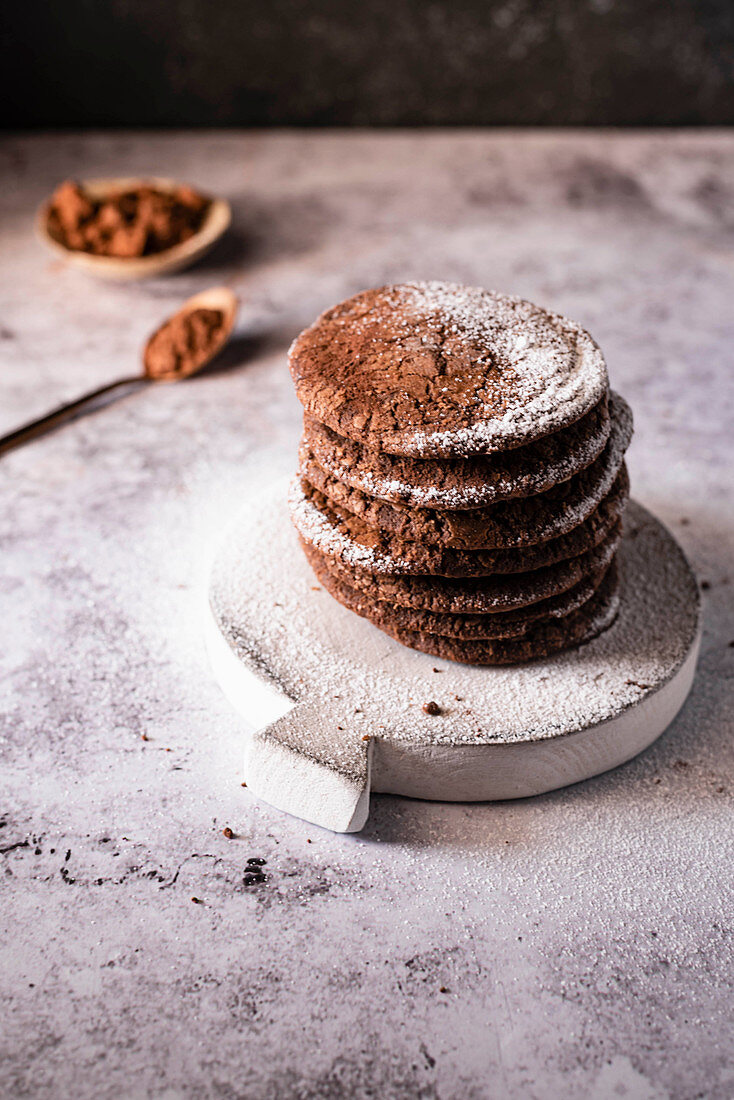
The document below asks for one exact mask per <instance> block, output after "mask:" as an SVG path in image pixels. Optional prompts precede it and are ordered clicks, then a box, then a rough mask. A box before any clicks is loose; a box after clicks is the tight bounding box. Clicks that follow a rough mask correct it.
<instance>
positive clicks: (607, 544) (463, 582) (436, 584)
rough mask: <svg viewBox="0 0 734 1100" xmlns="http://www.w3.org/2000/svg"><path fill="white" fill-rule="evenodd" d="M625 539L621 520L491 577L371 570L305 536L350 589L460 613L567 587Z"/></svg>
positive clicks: (529, 600)
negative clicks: (590, 543)
mask: <svg viewBox="0 0 734 1100" xmlns="http://www.w3.org/2000/svg"><path fill="white" fill-rule="evenodd" d="M620 538H621V524H620V523H617V525H616V526H615V527H614V528H613V529H612V531H611V532H610V533H609V534H608V535H607V537H606V538H605V539H604V540H603V541H602V542H600V543H599V545H598V546H595V547H593V548H592V549H591V550H587V551H586V552H585V553H583V554H579V555H577V556H576V557H575V558H566V559H565V560H563V561H559V562H555V563H554V564H553V565H547V566H543V567H542V568H540V569H533V570H531V571H530V572H527V573H512V574H493V575H492V576H487V577H470V578H462V579H454V578H452V577H432V576H407V577H404V576H388V575H385V574H382V573H370V572H368V571H367V570H366V569H361V568H360V567H359V566H354V565H352V566H347V565H343V564H342V563H341V562H339V561H337V560H336V559H334V558H332V557H329V556H327V555H326V554H323V553H322V552H321V551H319V550H317V549H315V547H313V546H312V545H310V544H309V543H307V542H306V541H305V540H304V539H301V545H302V547H303V550H304V552H305V554H306V556H307V558H308V559H309V561H313V560H314V556H315V557H316V558H317V559H318V560H319V562H320V565H321V566H323V568H325V569H328V571H329V572H330V573H331V575H332V576H333V577H335V578H336V579H337V580H339V581H341V582H342V583H344V584H347V585H349V586H350V588H356V589H358V590H359V591H360V592H365V593H367V595H368V596H369V597H370V598H371V599H372V600H386V601H388V602H392V603H394V604H397V605H399V606H400V607H413V608H418V609H419V610H421V611H441V612H450V613H451V614H458V615H466V614H470V615H476V614H486V613H487V612H494V611H509V610H512V609H514V608H518V607H526V606H527V605H528V604H533V603H537V602H538V601H539V600H546V599H549V598H550V597H551V596H557V595H559V594H560V593H561V592H567V591H568V590H569V589H570V588H573V587H574V585H577V584H578V583H579V582H580V581H582V580H584V579H585V578H586V577H588V576H590V575H591V574H592V573H595V572H598V571H599V570H600V569H605V568H606V567H607V566H608V565H609V563H610V562H611V560H612V558H613V557H614V553H615V550H616V549H617V546H618V544H619V540H620Z"/></svg>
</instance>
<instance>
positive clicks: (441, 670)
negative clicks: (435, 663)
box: [433, 668, 443, 672]
mask: <svg viewBox="0 0 734 1100" xmlns="http://www.w3.org/2000/svg"><path fill="white" fill-rule="evenodd" d="M433 671H434V672H443V669H442V668H434V670H433Z"/></svg>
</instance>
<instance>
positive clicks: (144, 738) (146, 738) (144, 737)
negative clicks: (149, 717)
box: [140, 733, 150, 741]
mask: <svg viewBox="0 0 734 1100" xmlns="http://www.w3.org/2000/svg"><path fill="white" fill-rule="evenodd" d="M140 740H141V741H150V738H149V737H148V734H147V733H141V734H140Z"/></svg>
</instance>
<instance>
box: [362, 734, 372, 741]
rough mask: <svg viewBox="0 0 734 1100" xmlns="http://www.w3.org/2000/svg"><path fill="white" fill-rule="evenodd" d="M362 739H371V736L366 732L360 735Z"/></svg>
mask: <svg viewBox="0 0 734 1100" xmlns="http://www.w3.org/2000/svg"><path fill="white" fill-rule="evenodd" d="M362 740H363V741H371V740H372V738H371V737H370V735H369V734H368V733H365V734H364V736H363V737H362Z"/></svg>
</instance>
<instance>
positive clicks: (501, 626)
mask: <svg viewBox="0 0 734 1100" xmlns="http://www.w3.org/2000/svg"><path fill="white" fill-rule="evenodd" d="M309 563H310V565H311V568H312V569H313V571H314V573H315V575H316V577H317V578H318V580H319V581H320V582H321V584H322V585H323V586H324V588H325V589H326V591H327V592H329V593H330V594H331V595H332V596H333V597H334V599H335V600H338V602H339V603H340V604H343V605H344V607H347V608H349V610H350V611H354V612H356V614H357V615H361V616H362V617H363V618H365V619H369V620H370V622H372V623H374V624H375V626H379V627H384V628H385V629H387V630H390V629H395V630H414V631H417V632H418V633H420V634H440V635H441V636H442V637H445V638H459V639H462V640H464V641H470V640H477V639H483V638H521V637H522V636H523V635H525V634H527V632H528V630H530V629H531V628H532V627H533V626H534V625H535V624H536V623H538V622H546V621H548V620H550V619H560V618H563V617H564V616H565V615H568V614H569V613H570V612H572V611H576V610H577V608H579V607H581V606H582V605H583V604H585V603H586V602H587V600H589V599H591V597H592V596H593V595H594V593H595V592H596V590H597V588H598V587H599V585H600V584H601V582H602V580H603V579H604V577H605V576H606V573H607V570H606V569H601V570H597V571H596V572H595V573H592V574H590V575H589V576H588V577H585V578H584V579H583V580H581V581H579V583H578V584H576V585H574V586H573V588H569V589H568V591H567V592H561V593H559V595H557V596H551V597H550V598H549V599H547V600H539V601H538V602H537V603H534V604H530V605H528V606H527V607H523V608H520V609H519V610H517V611H496V612H494V613H492V612H489V613H486V614H483V615H452V614H448V613H446V612H434V611H421V610H420V609H419V608H412V607H400V606H399V605H397V604H393V603H388V602H387V601H385V600H374V599H372V598H371V597H370V596H369V595H368V594H367V593H366V592H361V591H360V590H359V589H358V588H352V586H351V585H349V584H347V583H346V582H345V581H343V580H340V579H339V578H337V577H336V576H334V575H333V574H332V573H330V572H329V570H328V569H327V568H326V566H325V564H324V562H323V559H321V558H320V557H319V555H318V554H315V553H311V554H309ZM609 569H616V562H615V561H612V564H611V565H610V566H609Z"/></svg>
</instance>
